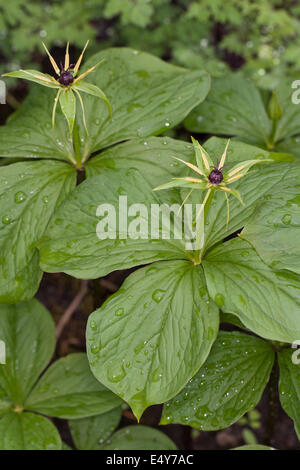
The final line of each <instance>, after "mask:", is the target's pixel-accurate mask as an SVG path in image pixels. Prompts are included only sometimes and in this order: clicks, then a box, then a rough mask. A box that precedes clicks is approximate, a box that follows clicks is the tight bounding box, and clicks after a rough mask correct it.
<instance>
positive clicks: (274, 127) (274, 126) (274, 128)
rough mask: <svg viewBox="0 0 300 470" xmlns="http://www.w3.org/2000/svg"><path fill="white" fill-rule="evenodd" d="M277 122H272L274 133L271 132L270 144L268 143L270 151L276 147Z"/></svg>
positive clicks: (274, 120) (275, 120)
mask: <svg viewBox="0 0 300 470" xmlns="http://www.w3.org/2000/svg"><path fill="white" fill-rule="evenodd" d="M277 122H278V121H277V119H273V121H272V131H271V135H270V138H269V139H268V142H267V147H268V149H272V148H274V146H275V134H276V130H277Z"/></svg>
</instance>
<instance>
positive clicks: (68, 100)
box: [4, 41, 111, 137]
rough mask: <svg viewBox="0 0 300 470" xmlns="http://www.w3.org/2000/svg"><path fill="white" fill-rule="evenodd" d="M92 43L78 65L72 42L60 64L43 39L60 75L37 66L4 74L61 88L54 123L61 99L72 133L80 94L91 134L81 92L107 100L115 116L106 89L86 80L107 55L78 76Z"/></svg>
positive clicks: (58, 89) (57, 96)
mask: <svg viewBox="0 0 300 470" xmlns="http://www.w3.org/2000/svg"><path fill="white" fill-rule="evenodd" d="M88 43H89V41H87V42H86V44H85V46H84V48H83V51H82V53H81V54H80V56H79V59H78V60H77V62H76V64H75V65H72V64H70V56H69V43H67V47H66V54H65V62H64V65H63V64H62V63H60V66H58V65H57V63H56V62H55V60H54V59H53V57H52V56H51V54H50V52H49V51H48V49H47V47H46V46H45V44H44V43H43V46H44V48H45V51H46V52H47V54H48V57H49V59H50V62H51V65H52V67H53V69H54V72H55V74H56V76H57V77H52V76H51V75H48V74H45V73H42V72H39V71H37V70H17V71H16V72H9V73H5V74H4V76H6V77H15V78H24V79H25V80H29V81H32V82H36V83H39V84H40V85H43V86H45V87H48V88H55V89H57V94H56V96H55V99H54V105H53V110H52V126H53V127H54V125H55V113H56V108H57V103H58V102H59V103H60V106H61V109H62V112H63V114H64V116H65V118H66V120H67V122H68V127H69V131H70V136H71V137H72V134H73V128H74V123H75V117H76V96H77V97H78V100H79V103H80V106H81V109H82V116H83V123H84V127H85V130H86V133H87V134H88V129H87V125H86V118H85V111H84V105H83V100H82V97H81V95H80V92H83V93H87V94H89V95H92V96H95V97H96V98H100V99H101V100H103V101H104V102H105V104H106V105H107V108H108V112H109V114H110V116H111V106H110V102H109V101H108V99H107V97H106V95H105V93H104V92H103V91H102V90H101V89H100V88H98V87H97V86H96V85H93V84H92V83H88V82H86V81H84V80H83V79H84V78H85V77H87V75H89V74H90V73H91V72H93V71H94V70H95V68H96V67H97V66H98V65H100V64H101V63H102V62H103V60H104V59H102V60H100V61H99V62H98V63H97V64H95V65H94V66H93V67H91V68H89V69H88V70H87V71H86V72H84V73H82V74H81V75H79V76H77V75H78V71H79V67H80V64H81V61H82V58H83V54H84V52H85V50H86V48H87V45H88Z"/></svg>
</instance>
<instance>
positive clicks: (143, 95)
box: [80, 48, 210, 159]
mask: <svg viewBox="0 0 300 470" xmlns="http://www.w3.org/2000/svg"><path fill="white" fill-rule="evenodd" d="M101 59H105V62H104V63H103V64H102V65H101V66H100V67H99V68H97V69H96V70H95V72H93V73H92V74H91V75H90V76H89V82H92V84H94V85H96V86H98V87H100V88H101V90H104V92H105V94H106V96H107V98H108V100H109V101H110V103H111V106H112V114H113V119H112V120H111V119H110V117H109V115H108V112H107V109H106V104H105V103H103V102H101V101H100V100H95V98H94V97H92V96H86V95H84V96H83V100H84V106H85V110H86V115H87V127H88V129H89V134H90V135H89V138H87V139H86V141H85V142H84V144H83V147H82V155H83V158H84V159H86V158H87V156H88V155H89V154H91V153H92V152H95V151H97V150H100V149H101V148H105V147H107V146H109V145H112V144H115V143H117V142H121V141H123V140H127V139H131V138H133V137H147V136H149V135H154V134H155V135H157V134H160V133H162V132H164V131H165V130H168V129H170V128H171V127H174V126H175V125H176V124H178V123H179V122H181V121H182V119H183V118H184V117H185V116H186V115H187V114H188V113H189V112H190V111H191V109H192V108H193V107H194V106H196V104H198V103H200V102H201V101H203V100H204V98H205V97H206V95H207V93H208V90H209V87H210V80H209V76H208V74H207V73H206V72H204V71H195V72H191V71H187V70H185V69H182V68H179V67H175V66H174V65H171V64H167V63H166V62H163V61H161V60H160V59H158V58H156V57H154V56H152V55H150V54H147V53H145V52H141V51H136V50H133V49H127V48H113V49H107V50H105V51H101V52H100V53H99V54H96V55H95V56H93V57H91V58H90V59H89V61H88V62H87V63H86V65H85V67H84V68H83V72H84V71H85V70H88V69H89V68H90V67H91V66H93V65H94V64H95V63H97V62H98V61H100V60H101ZM80 124H81V125H82V123H80ZM83 131H84V130H83V128H82V134H83ZM83 135H84V134H83Z"/></svg>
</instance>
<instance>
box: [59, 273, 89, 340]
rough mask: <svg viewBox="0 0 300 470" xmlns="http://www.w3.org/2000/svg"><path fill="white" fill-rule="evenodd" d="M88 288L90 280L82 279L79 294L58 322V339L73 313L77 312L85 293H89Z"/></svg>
mask: <svg viewBox="0 0 300 470" xmlns="http://www.w3.org/2000/svg"><path fill="white" fill-rule="evenodd" d="M87 289H88V281H81V286H80V289H79V292H78V294H77V295H76V297H75V298H74V299H73V300H72V302H71V303H70V305H69V307H68V308H67V310H66V311H65V312H64V314H63V316H62V317H61V318H60V320H59V322H58V324H57V327H56V340H58V339H59V337H60V335H61V334H62V332H63V329H64V327H65V326H66V325H67V323H68V322H69V321H70V319H71V318H72V315H73V313H74V312H75V310H76V309H77V308H78V307H79V305H80V304H81V302H82V300H83V298H84V296H85V294H86V293H87Z"/></svg>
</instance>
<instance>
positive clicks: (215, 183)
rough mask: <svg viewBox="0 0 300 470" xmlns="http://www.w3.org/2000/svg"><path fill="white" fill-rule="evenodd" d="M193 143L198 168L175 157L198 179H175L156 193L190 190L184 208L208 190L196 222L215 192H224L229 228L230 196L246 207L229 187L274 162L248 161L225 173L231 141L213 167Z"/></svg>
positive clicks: (210, 160)
mask: <svg viewBox="0 0 300 470" xmlns="http://www.w3.org/2000/svg"><path fill="white" fill-rule="evenodd" d="M192 142H193V146H194V151H195V157H196V163H197V166H196V165H193V163H189V162H186V161H184V160H181V159H180V158H177V157H174V158H175V159H176V160H179V161H180V162H181V163H184V165H186V166H188V167H189V168H191V169H192V170H193V171H194V172H195V173H197V175H198V178H194V177H190V176H186V177H183V178H173V179H172V181H170V182H169V183H166V184H163V185H161V186H158V187H157V188H154V191H159V190H161V189H170V188H178V187H181V188H189V189H190V191H189V193H188V195H187V196H186V198H185V199H184V201H183V203H182V206H183V204H184V203H185V202H186V201H187V200H188V198H189V197H190V195H191V193H192V192H193V191H194V190H199V189H200V190H201V191H205V190H206V194H205V197H204V199H203V204H202V207H201V209H200V211H199V213H198V214H197V217H196V220H197V219H198V218H199V217H200V215H201V214H202V213H203V211H204V209H205V205H206V204H207V202H208V201H209V200H210V199H211V197H212V196H213V194H214V192H216V191H223V193H224V195H225V198H226V203H227V226H228V223H229V214H230V213H229V197H228V196H229V195H230V194H232V196H234V197H236V198H237V199H238V200H239V201H240V203H241V204H243V205H244V203H243V200H242V198H241V195H240V193H239V191H237V190H236V189H233V188H229V187H228V185H230V184H231V183H233V182H234V181H236V180H238V179H240V178H242V177H243V176H245V175H246V174H247V173H248V171H249V170H250V168H251V167H252V166H253V165H256V164H257V163H262V161H263V162H266V161H272V160H269V159H264V160H246V161H244V162H240V163H238V164H236V165H235V166H233V167H232V168H231V169H230V170H229V171H227V172H224V167H225V161H226V156H227V149H228V146H229V142H230V140H228V142H227V144H226V146H225V150H224V152H223V155H222V156H221V159H220V162H219V161H218V160H217V165H216V166H214V165H213V162H212V159H211V158H210V156H209V154H208V153H207V152H206V151H205V150H204V148H203V147H201V145H200V144H199V142H198V141H197V140H195V139H194V138H193V137H192ZM182 206H181V207H182Z"/></svg>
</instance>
